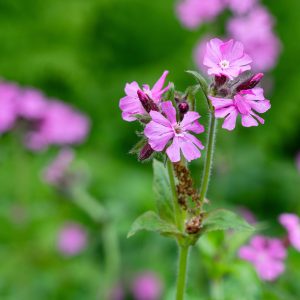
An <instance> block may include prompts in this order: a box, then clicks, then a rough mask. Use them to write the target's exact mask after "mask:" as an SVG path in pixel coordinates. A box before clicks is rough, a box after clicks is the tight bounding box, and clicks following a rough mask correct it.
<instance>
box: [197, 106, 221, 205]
mask: <svg viewBox="0 0 300 300" xmlns="http://www.w3.org/2000/svg"><path fill="white" fill-rule="evenodd" d="M216 127H217V120H216V118H215V116H214V113H213V112H211V113H210V118H209V132H208V140H207V145H206V158H205V164H204V170H203V175H202V182H201V187H200V203H201V204H203V202H204V199H205V196H206V193H207V190H208V184H209V179H210V173H211V167H212V161H213V154H214V146H215V138H216Z"/></svg>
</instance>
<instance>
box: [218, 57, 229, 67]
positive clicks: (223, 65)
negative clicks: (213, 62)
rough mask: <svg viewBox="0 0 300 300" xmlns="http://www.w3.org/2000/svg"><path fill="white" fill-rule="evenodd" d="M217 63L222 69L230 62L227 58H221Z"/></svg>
mask: <svg viewBox="0 0 300 300" xmlns="http://www.w3.org/2000/svg"><path fill="white" fill-rule="evenodd" d="M219 65H220V67H221V68H222V69H228V68H229V65H230V63H229V61H228V60H226V59H223V60H221V61H220V63H219Z"/></svg>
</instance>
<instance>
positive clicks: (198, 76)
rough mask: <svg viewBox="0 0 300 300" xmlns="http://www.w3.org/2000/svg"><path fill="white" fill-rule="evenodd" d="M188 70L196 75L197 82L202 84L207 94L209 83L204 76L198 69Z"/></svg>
mask: <svg viewBox="0 0 300 300" xmlns="http://www.w3.org/2000/svg"><path fill="white" fill-rule="evenodd" d="M186 72H187V73H189V74H191V75H192V76H194V77H195V79H196V80H197V82H198V83H199V84H200V86H201V89H202V91H203V93H204V94H205V95H207V92H208V85H207V82H206V80H205V79H204V77H203V76H202V75H201V74H200V73H198V72H196V71H186Z"/></svg>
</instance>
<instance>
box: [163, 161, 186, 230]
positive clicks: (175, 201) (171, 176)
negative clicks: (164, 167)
mask: <svg viewBox="0 0 300 300" xmlns="http://www.w3.org/2000/svg"><path fill="white" fill-rule="evenodd" d="M167 164H168V173H169V180H170V185H171V191H172V197H173V204H174V212H175V222H176V224H177V228H178V229H179V230H180V231H183V229H184V228H183V225H184V224H183V223H184V220H183V214H182V210H181V208H180V205H179V203H178V199H177V192H176V184H175V177H174V171H173V164H172V162H171V161H170V160H169V159H168V163H167Z"/></svg>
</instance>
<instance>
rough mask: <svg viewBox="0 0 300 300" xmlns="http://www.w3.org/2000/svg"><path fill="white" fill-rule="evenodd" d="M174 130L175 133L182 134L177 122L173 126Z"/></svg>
mask: <svg viewBox="0 0 300 300" xmlns="http://www.w3.org/2000/svg"><path fill="white" fill-rule="evenodd" d="M174 131H175V133H176V134H177V135H180V134H182V132H183V131H182V129H181V127H180V124H179V123H177V124H176V125H175V126H174Z"/></svg>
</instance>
